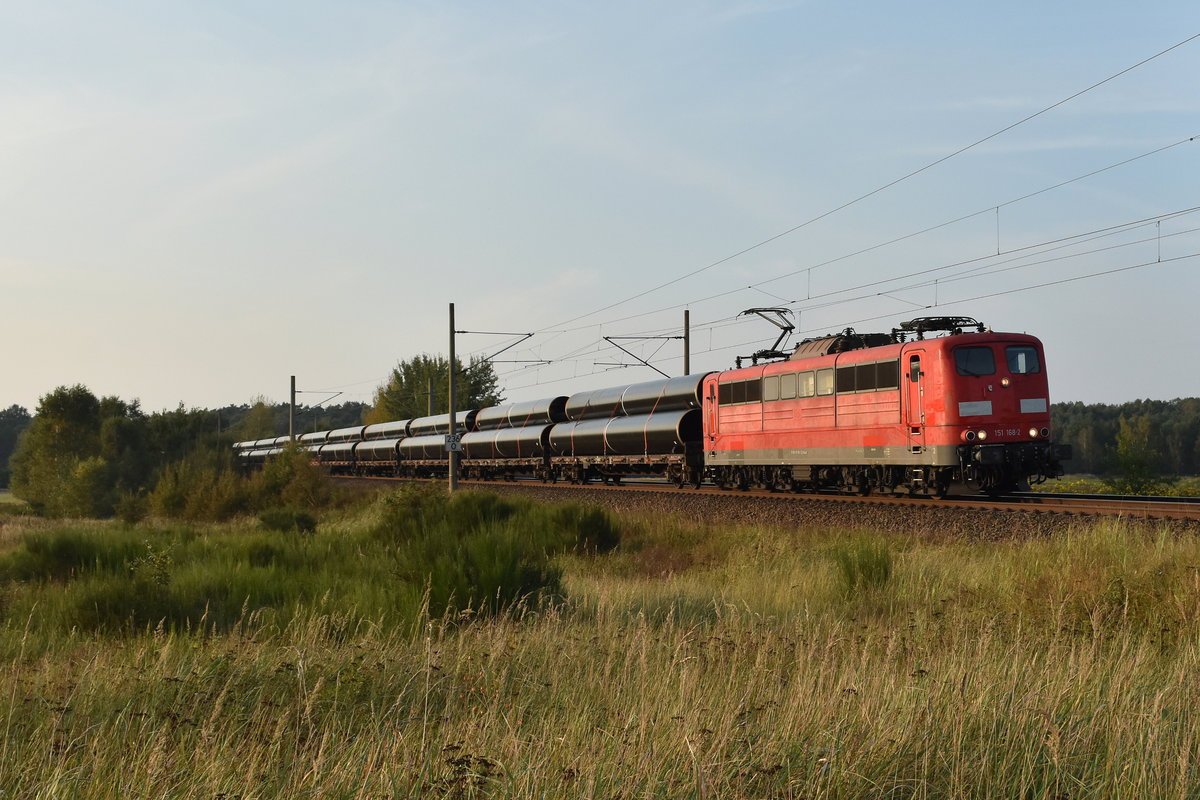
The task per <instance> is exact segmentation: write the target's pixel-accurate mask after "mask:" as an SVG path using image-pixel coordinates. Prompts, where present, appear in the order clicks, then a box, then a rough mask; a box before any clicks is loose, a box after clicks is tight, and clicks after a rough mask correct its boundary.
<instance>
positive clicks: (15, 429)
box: [0, 405, 33, 487]
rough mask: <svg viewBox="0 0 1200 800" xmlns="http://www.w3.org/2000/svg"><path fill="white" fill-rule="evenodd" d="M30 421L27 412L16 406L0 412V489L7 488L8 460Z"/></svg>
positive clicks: (30, 418)
mask: <svg viewBox="0 0 1200 800" xmlns="http://www.w3.org/2000/svg"><path fill="white" fill-rule="evenodd" d="M32 421H33V417H32V416H30V415H29V412H28V411H26V410H25V409H24V408H22V407H21V406H18V405H12V406H9V407H8V408H6V409H5V410H3V411H0V487H6V486H8V479H9V470H8V460H9V459H10V458H12V454H13V452H14V451H15V450H16V449H17V439H18V438H20V436H21V434H22V433H24V431H25V429H26V428H28V427H29V423H30V422H32Z"/></svg>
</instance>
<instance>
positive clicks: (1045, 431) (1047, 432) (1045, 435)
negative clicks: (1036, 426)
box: [1042, 428, 1050, 439]
mask: <svg viewBox="0 0 1200 800" xmlns="http://www.w3.org/2000/svg"><path fill="white" fill-rule="evenodd" d="M1042 438H1043V439H1049V438H1050V429H1049V428H1042Z"/></svg>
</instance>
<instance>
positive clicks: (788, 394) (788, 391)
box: [779, 372, 796, 400]
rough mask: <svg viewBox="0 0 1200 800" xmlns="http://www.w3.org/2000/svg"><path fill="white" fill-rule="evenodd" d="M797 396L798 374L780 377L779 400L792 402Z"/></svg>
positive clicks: (791, 373)
mask: <svg viewBox="0 0 1200 800" xmlns="http://www.w3.org/2000/svg"><path fill="white" fill-rule="evenodd" d="M795 396H796V373H794V372H788V373H786V374H784V375H780V376H779V399H780V400H791V399H792V398H793V397H795Z"/></svg>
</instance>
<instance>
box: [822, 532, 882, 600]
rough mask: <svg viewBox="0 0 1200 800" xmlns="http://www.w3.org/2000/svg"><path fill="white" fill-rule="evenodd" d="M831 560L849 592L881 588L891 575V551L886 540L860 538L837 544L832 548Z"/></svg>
mask: <svg viewBox="0 0 1200 800" xmlns="http://www.w3.org/2000/svg"><path fill="white" fill-rule="evenodd" d="M833 560H834V561H835V562H836V563H837V565H838V570H839V572H840V574H841V576H842V583H843V584H844V585H845V588H846V591H847V592H850V593H853V592H855V591H857V590H861V589H877V588H881V587H883V586H885V585H886V584H887V582H888V581H889V580H890V579H891V577H892V553H891V551H890V550H889V549H888V546H887V543H886V542H881V541H868V540H866V539H860V540H858V541H856V542H853V543H849V544H839V545H837V546H835V547H834V548H833Z"/></svg>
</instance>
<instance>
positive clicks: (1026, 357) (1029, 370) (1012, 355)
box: [1005, 345, 1042, 375]
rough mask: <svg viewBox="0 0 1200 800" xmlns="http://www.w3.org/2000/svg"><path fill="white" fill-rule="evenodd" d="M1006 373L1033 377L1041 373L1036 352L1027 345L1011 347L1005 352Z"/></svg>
mask: <svg viewBox="0 0 1200 800" xmlns="http://www.w3.org/2000/svg"><path fill="white" fill-rule="evenodd" d="M1005 354H1006V355H1007V357H1008V371H1009V372H1011V373H1012V374H1013V375H1034V374H1036V373H1038V372H1041V371H1042V364H1041V362H1040V361H1039V360H1038V354H1037V350H1036V349H1034V348H1032V347H1029V346H1028V345H1013V346H1011V347H1009V348H1007V349H1006V350H1005Z"/></svg>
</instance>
